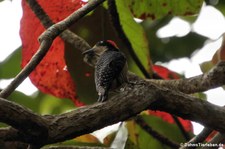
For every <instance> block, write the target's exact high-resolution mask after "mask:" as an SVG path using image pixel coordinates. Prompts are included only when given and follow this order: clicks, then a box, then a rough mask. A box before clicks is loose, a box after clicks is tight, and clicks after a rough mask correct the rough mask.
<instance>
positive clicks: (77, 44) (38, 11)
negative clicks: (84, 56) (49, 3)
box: [27, 0, 90, 52]
mask: <svg viewBox="0 0 225 149" xmlns="http://www.w3.org/2000/svg"><path fill="white" fill-rule="evenodd" d="M27 3H28V5H29V6H30V8H31V10H32V11H33V12H34V14H35V15H36V16H37V17H38V18H39V20H40V21H41V23H42V25H43V26H44V27H45V28H46V29H47V28H49V27H50V26H52V25H54V22H53V21H52V20H51V18H50V17H49V16H48V14H47V13H46V12H45V11H44V10H43V9H42V7H41V6H40V5H39V4H38V2H37V0H27ZM60 37H61V38H62V39H63V40H64V41H65V42H67V43H69V44H70V45H72V46H73V47H74V48H75V49H77V50H80V51H81V52H84V51H85V50H87V49H90V46H89V44H88V43H87V42H86V41H85V40H84V39H82V38H81V37H79V36H77V35H76V34H75V33H73V32H72V31H70V30H69V29H66V30H65V31H63V32H62V33H61V34H60Z"/></svg>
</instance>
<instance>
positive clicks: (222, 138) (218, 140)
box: [204, 132, 225, 149]
mask: <svg viewBox="0 0 225 149" xmlns="http://www.w3.org/2000/svg"><path fill="white" fill-rule="evenodd" d="M207 143H208V144H215V145H218V146H215V147H206V148H204V149H217V148H218V147H223V146H224V143H225V135H224V134H222V133H220V132H218V133H217V134H216V135H215V136H214V137H213V138H212V139H211V140H210V141H209V142H207Z"/></svg>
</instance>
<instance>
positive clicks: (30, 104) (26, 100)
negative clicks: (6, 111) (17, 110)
mask: <svg viewBox="0 0 225 149" xmlns="http://www.w3.org/2000/svg"><path fill="white" fill-rule="evenodd" d="M8 99H9V100H10V101H14V102H16V103H18V104H20V105H22V106H24V107H27V108H29V109H31V110H32V111H34V112H36V113H39V108H40V100H39V99H38V98H36V95H31V96H27V95H25V94H24V93H22V92H19V91H14V92H13V93H12V94H11V95H10V96H9V98H8Z"/></svg>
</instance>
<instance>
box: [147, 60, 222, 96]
mask: <svg viewBox="0 0 225 149" xmlns="http://www.w3.org/2000/svg"><path fill="white" fill-rule="evenodd" d="M224 78H225V62H224V61H221V62H219V63H218V64H217V65H216V66H215V67H213V68H212V69H211V70H210V71H209V72H208V73H205V74H202V75H199V76H195V77H191V78H187V79H178V80H150V79H149V80H148V81H149V82H154V83H156V84H158V85H160V86H163V87H167V88H169V89H173V90H177V91H180V92H183V93H186V94H191V93H196V92H203V91H207V90H209V89H213V88H216V87H220V86H222V85H224V84H225V79H224Z"/></svg>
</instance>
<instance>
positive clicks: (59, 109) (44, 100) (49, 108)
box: [36, 93, 75, 114]
mask: <svg viewBox="0 0 225 149" xmlns="http://www.w3.org/2000/svg"><path fill="white" fill-rule="evenodd" d="M36 98H37V99H38V100H40V105H39V113H40V114H60V113H64V112H66V111H69V110H72V109H74V108H75V106H74V103H73V102H72V101H71V100H69V99H60V98H57V97H54V96H51V95H47V94H43V93H40V94H39V95H38V97H36Z"/></svg>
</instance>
